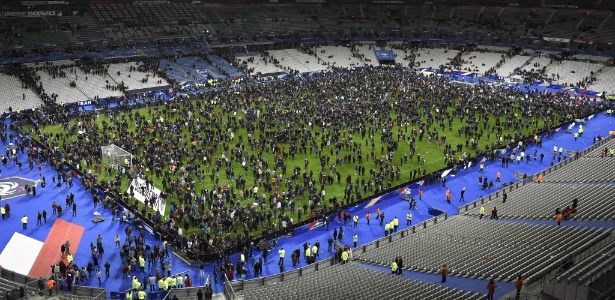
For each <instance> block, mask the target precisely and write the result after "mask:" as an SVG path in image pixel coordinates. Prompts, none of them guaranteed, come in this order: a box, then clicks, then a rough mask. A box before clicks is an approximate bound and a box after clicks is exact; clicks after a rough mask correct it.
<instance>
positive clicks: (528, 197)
mask: <svg viewBox="0 0 615 300" xmlns="http://www.w3.org/2000/svg"><path fill="white" fill-rule="evenodd" d="M553 174H554V173H553ZM546 177H549V175H547V176H546ZM546 177H545V178H546ZM613 193H615V187H614V186H612V185H610V184H591V185H583V184H574V183H570V184H549V183H545V182H543V183H540V184H538V183H531V184H528V185H526V186H524V187H522V188H519V189H515V190H513V191H512V192H509V193H508V194H507V200H506V202H504V203H503V202H502V196H501V194H499V195H498V196H499V197H497V198H495V199H492V200H491V202H488V205H489V206H496V207H497V208H498V216H499V217H502V218H512V219H530V220H554V219H555V217H556V214H555V210H556V209H560V210H564V208H566V207H572V200H573V199H575V198H577V199H579V201H580V203H581V206H579V207H578V208H577V209H576V212H575V213H573V214H572V215H571V217H570V218H571V219H574V220H613V219H615V208H612V207H604V205H603V204H604V202H605V201H607V199H609V197H610V196H609V195H613ZM468 214H469V215H474V216H478V215H479V207H476V208H475V209H472V210H470V211H469V212H468Z"/></svg>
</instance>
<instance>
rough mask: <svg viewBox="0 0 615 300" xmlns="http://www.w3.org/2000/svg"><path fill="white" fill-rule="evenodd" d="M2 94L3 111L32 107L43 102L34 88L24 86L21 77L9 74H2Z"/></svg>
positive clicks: (0, 75) (0, 86) (0, 77)
mask: <svg viewBox="0 0 615 300" xmlns="http://www.w3.org/2000/svg"><path fill="white" fill-rule="evenodd" d="M0 94H2V98H1V99H2V101H1V103H2V106H1V107H0V109H1V110H2V111H9V107H10V108H11V110H13V111H17V110H20V109H31V108H33V107H38V106H40V105H41V104H43V102H42V101H41V99H40V98H39V97H38V95H36V94H35V93H34V92H33V91H32V90H30V89H26V88H24V87H23V84H22V83H21V81H19V78H17V77H15V76H11V75H8V74H0Z"/></svg>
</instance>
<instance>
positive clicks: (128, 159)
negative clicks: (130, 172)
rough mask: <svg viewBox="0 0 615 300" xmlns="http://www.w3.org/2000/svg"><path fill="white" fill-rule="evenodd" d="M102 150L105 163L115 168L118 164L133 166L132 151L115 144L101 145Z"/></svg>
mask: <svg viewBox="0 0 615 300" xmlns="http://www.w3.org/2000/svg"><path fill="white" fill-rule="evenodd" d="M100 151H101V153H102V161H103V163H104V164H107V165H110V166H112V167H114V168H115V167H117V166H124V167H127V168H131V167H132V154H131V153H130V152H128V151H126V150H124V149H122V148H120V147H118V146H116V145H113V144H111V145H108V146H102V147H100Z"/></svg>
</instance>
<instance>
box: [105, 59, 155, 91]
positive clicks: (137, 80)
mask: <svg viewBox="0 0 615 300" xmlns="http://www.w3.org/2000/svg"><path fill="white" fill-rule="evenodd" d="M109 76H110V77H111V78H113V80H114V81H115V82H120V83H121V82H124V84H125V85H126V86H127V89H130V90H138V89H150V88H155V87H160V86H165V85H166V82H159V78H158V77H156V75H155V73H149V72H141V71H139V64H138V63H117V64H109Z"/></svg>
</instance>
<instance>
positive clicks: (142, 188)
mask: <svg viewBox="0 0 615 300" xmlns="http://www.w3.org/2000/svg"><path fill="white" fill-rule="evenodd" d="M130 186H134V190H133V191H134V197H135V198H136V199H137V200H139V201H141V202H142V203H145V199H151V198H152V197H153V198H154V199H155V201H154V205H153V207H152V208H153V209H154V210H156V211H159V212H160V215H162V216H164V211H165V209H166V207H167V204H166V202H165V201H162V198H160V192H161V191H160V190H159V189H158V188H157V187H155V186H153V185H152V186H150V189H147V184H146V183H145V180H143V179H141V178H137V179H133V180H132V182H131V183H130ZM130 186H129V187H128V189H127V190H126V191H127V192H128V193H129V194H130Z"/></svg>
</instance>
